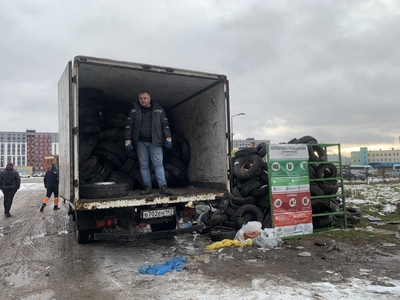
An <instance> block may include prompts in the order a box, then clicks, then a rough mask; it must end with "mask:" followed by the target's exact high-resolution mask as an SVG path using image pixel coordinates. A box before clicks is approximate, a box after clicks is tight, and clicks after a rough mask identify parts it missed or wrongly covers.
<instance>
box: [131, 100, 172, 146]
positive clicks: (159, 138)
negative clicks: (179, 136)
mask: <svg viewBox="0 0 400 300" xmlns="http://www.w3.org/2000/svg"><path fill="white" fill-rule="evenodd" d="M151 104H152V106H153V112H152V116H151V139H152V144H153V145H154V146H163V145H164V143H165V139H166V138H170V137H171V130H170V129H169V124H168V119H167V115H166V113H165V111H164V109H163V108H162V107H161V105H160V104H158V103H157V102H153V101H152V102H151ZM141 122H142V111H141V109H140V104H139V103H137V102H133V107H132V109H131V110H130V111H129V114H128V118H127V120H126V127H125V140H130V141H131V142H132V145H133V146H134V147H136V145H137V143H138V141H139V135H140V126H141Z"/></svg>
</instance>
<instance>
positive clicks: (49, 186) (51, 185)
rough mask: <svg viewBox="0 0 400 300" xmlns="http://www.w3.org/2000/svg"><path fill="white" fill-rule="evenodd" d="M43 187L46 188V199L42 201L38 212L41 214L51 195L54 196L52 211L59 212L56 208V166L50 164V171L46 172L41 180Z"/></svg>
mask: <svg viewBox="0 0 400 300" xmlns="http://www.w3.org/2000/svg"><path fill="white" fill-rule="evenodd" d="M43 183H44V187H45V188H46V197H44V199H43V203H42V205H41V206H40V212H43V210H44V208H45V207H46V205H47V202H49V198H50V197H51V194H54V207H53V210H59V209H60V208H59V207H58V165H57V164H52V166H51V169H50V170H48V171H47V172H46V174H45V175H44V178H43Z"/></svg>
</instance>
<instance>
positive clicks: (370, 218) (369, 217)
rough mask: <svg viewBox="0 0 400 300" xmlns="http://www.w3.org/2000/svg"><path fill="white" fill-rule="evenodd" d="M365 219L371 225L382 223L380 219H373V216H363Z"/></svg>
mask: <svg viewBox="0 0 400 300" xmlns="http://www.w3.org/2000/svg"><path fill="white" fill-rule="evenodd" d="M365 218H367V219H368V221H370V222H371V223H373V222H382V219H380V218H378V217H373V216H369V215H368V216H365Z"/></svg>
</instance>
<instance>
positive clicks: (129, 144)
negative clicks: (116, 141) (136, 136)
mask: <svg viewBox="0 0 400 300" xmlns="http://www.w3.org/2000/svg"><path fill="white" fill-rule="evenodd" d="M125 149H126V151H128V152H132V151H133V146H132V142H131V141H130V140H126V141H125Z"/></svg>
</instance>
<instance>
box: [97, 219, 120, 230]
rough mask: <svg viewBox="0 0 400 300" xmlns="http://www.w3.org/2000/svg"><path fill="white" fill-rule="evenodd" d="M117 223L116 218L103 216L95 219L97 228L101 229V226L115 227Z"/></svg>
mask: <svg viewBox="0 0 400 300" xmlns="http://www.w3.org/2000/svg"><path fill="white" fill-rule="evenodd" d="M116 224H117V218H114V217H111V218H107V217H106V218H104V219H103V220H97V221H96V227H97V228H98V229H103V228H115V226H116Z"/></svg>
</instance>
